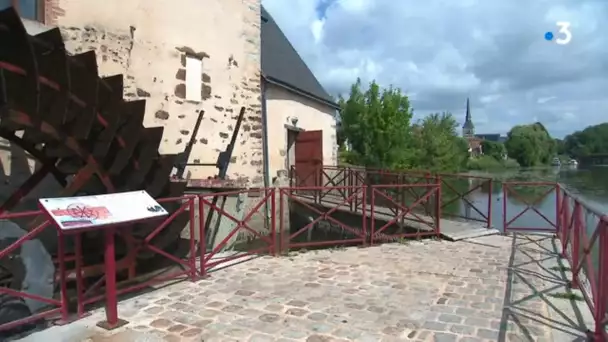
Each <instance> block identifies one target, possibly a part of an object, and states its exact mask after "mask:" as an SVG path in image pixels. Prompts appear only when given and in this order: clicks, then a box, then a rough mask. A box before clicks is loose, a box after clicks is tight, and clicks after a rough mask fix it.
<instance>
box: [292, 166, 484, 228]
mask: <svg viewBox="0 0 608 342" xmlns="http://www.w3.org/2000/svg"><path fill="white" fill-rule="evenodd" d="M309 170H310V168H307V169H306V170H305V171H304V173H303V172H298V171H299V170H297V169H296V168H295V166H292V168H291V169H290V186H291V187H298V186H317V187H335V186H345V187H349V186H360V185H366V186H372V185H375V184H382V185H386V184H427V183H434V182H435V181H436V180H438V181H439V182H440V184H441V187H442V198H441V209H442V215H443V217H456V218H463V219H466V220H469V221H478V222H482V223H484V225H485V226H486V227H488V228H491V227H492V203H493V201H492V190H493V186H494V184H493V180H492V178H491V177H481V176H473V175H462V174H451V173H435V174H432V173H430V172H426V171H418V170H404V171H388V170H381V169H373V168H362V167H350V166H349V167H338V166H319V167H317V168H314V169H313V170H312V171H309ZM412 190H413V188H407V189H406V188H404V189H403V191H404V192H408V193H409V195H410V196H411V197H414V198H419V197H420V196H421V195H422V193H418V194H415V193H414V192H413V191H412ZM484 192H487V193H484ZM479 193H481V195H480V194H479ZM369 194H371V192H370V193H369ZM472 197H475V198H472ZM319 200H321V201H323V200H325V201H331V196H330V194H329V193H327V194H323V195H319ZM369 200H370V199H369V198H368V202H369ZM478 202H481V203H478ZM461 206H462V207H463V208H461ZM433 210H435V208H429V207H428V206H427V205H424V206H420V207H418V208H416V211H419V212H424V213H425V214H427V215H428V214H429V213H430V212H432V211H433Z"/></svg>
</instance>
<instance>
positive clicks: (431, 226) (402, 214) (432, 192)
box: [370, 183, 441, 244]
mask: <svg viewBox="0 0 608 342" xmlns="http://www.w3.org/2000/svg"><path fill="white" fill-rule="evenodd" d="M395 188H397V189H408V190H410V189H414V188H423V189H425V193H424V194H423V195H422V196H420V197H418V198H417V199H416V200H415V201H414V202H413V203H412V204H410V205H407V204H406V203H404V201H402V200H399V199H395V198H393V197H391V196H390V195H389V194H388V193H387V190H389V189H395ZM401 193H403V192H401ZM433 196H434V197H435V201H434V204H435V213H434V215H433V214H431V215H429V216H427V217H424V218H423V217H421V216H420V215H418V214H416V213H415V212H414V211H413V210H414V209H415V208H416V207H417V206H422V205H424V204H425V203H432V200H431V197H433ZM378 199H383V200H385V201H383V202H386V201H388V202H390V203H391V204H392V205H389V206H384V207H380V208H386V209H387V210H386V211H385V212H380V211H379V210H377V209H378V207H377V206H376V203H377V202H378V201H377V200H378ZM440 199H441V185H440V184H439V183H435V184H399V185H373V186H372V187H371V211H372V213H374V218H373V219H372V220H371V222H372V226H371V231H372V234H371V241H370V243H371V244H373V243H374V241H375V240H377V239H380V240H384V239H386V238H389V239H401V238H412V237H417V238H420V237H422V236H436V237H439V236H440V235H441V229H440V227H441V205H440V203H441V200H440ZM425 212H427V213H428V211H427V210H425ZM378 214H380V215H381V214H384V215H386V216H387V217H388V218H387V220H386V221H387V222H386V223H385V224H384V225H382V226H381V227H379V228H376V225H377V220H376V219H375V216H376V215H378ZM405 220H410V221H413V223H410V225H414V226H415V230H416V231H415V232H407V231H404V230H403V227H404V226H405V225H406V224H405V222H404V221H405ZM389 228H397V229H396V231H394V232H392V233H390V234H387V233H385V232H386V231H387V230H388V229H389Z"/></svg>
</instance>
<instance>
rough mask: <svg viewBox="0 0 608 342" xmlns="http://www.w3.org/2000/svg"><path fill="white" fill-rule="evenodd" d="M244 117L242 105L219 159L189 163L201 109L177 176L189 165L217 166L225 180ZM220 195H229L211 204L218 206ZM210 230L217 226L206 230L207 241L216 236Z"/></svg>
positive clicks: (212, 189) (209, 223)
mask: <svg viewBox="0 0 608 342" xmlns="http://www.w3.org/2000/svg"><path fill="white" fill-rule="evenodd" d="M244 117H245V107H241V110H240V111H239V116H238V117H237V120H236V124H235V126H234V130H233V131H232V137H231V139H230V143H228V145H227V146H226V149H225V150H224V151H221V152H220V153H219V155H218V157H217V161H216V162H215V163H188V159H189V158H190V154H191V153H192V146H193V145H194V143H195V141H196V136H197V134H198V130H199V127H200V124H201V121H202V118H203V112H202V111H201V114H200V115H199V117H198V120H197V121H196V126H195V127H194V132H193V133H192V137H191V138H190V142H189V143H188V146H187V147H186V150H185V151H184V153H183V155H180V157H181V158H180V165H178V166H177V169H178V172H177V174H176V176H178V177H180V178H181V177H183V175H184V171H185V169H186V167H187V166H214V167H217V169H218V174H217V176H216V178H217V179H221V180H225V179H226V175H227V173H228V167H229V166H230V160H231V159H232V154H233V152H234V147H235V146H236V139H237V138H238V136H239V131H240V129H241V124H242V123H243V118H244ZM210 190H211V191H212V192H221V191H225V188H210ZM219 197H222V200H223V202H225V201H226V197H227V196H213V198H212V201H211V204H212V205H213V206H217V203H218V200H219ZM213 212H214V210H210V211H209V213H208V214H207V217H206V220H205V227H209V226H210V225H211V222H212V220H213ZM217 225H219V220H218V221H217ZM210 231H213V232H217V227H215V229H207V230H206V231H205V232H206V234H207V236H206V238H207V240H206V241H213V239H214V237H212V239H209V232H210ZM214 235H215V234H214Z"/></svg>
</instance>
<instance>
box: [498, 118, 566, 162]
mask: <svg viewBox="0 0 608 342" xmlns="http://www.w3.org/2000/svg"><path fill="white" fill-rule="evenodd" d="M505 147H506V148H507V151H508V154H509V157H511V158H514V159H515V160H516V161H517V162H518V163H519V164H520V165H521V166H524V167H529V166H536V165H543V164H548V163H549V162H550V161H551V159H552V158H553V157H554V156H555V152H556V146H555V141H553V138H551V136H550V135H549V132H547V130H546V129H545V127H544V126H543V125H542V124H541V123H538V122H537V123H534V124H530V125H519V126H515V127H513V128H512V129H511V131H509V133H508V134H507V141H506V142H505Z"/></svg>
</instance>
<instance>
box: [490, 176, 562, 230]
mask: <svg viewBox="0 0 608 342" xmlns="http://www.w3.org/2000/svg"><path fill="white" fill-rule="evenodd" d="M526 192H531V193H526ZM502 193H503V201H502V205H503V207H502V208H503V216H502V218H503V227H504V228H503V229H504V232H505V233H509V232H515V231H536V232H557V229H558V220H557V217H556V216H554V217H551V218H549V217H547V214H546V213H544V212H542V210H539V209H538V206H539V205H540V204H542V203H543V202H545V200H546V199H547V197H549V196H554V198H553V202H554V203H556V207H557V206H558V205H559V201H558V197H559V193H560V188H559V185H558V184H557V183H551V182H503V185H502ZM528 197H531V198H528ZM510 199H513V200H516V201H518V202H519V203H520V204H523V205H524V206H525V208H524V209H523V210H521V211H519V212H518V213H517V214H516V215H510V210H509V208H510V206H509V200H510ZM555 212H556V213H557V209H556V211H555ZM527 213H533V215H535V218H536V219H542V222H543V223H545V225H542V226H541V224H540V222H534V221H537V220H534V221H532V223H531V224H532V226H521V225H516V223H518V222H519V221H520V219H522V218H524V215H526V214H527ZM549 216H553V215H549ZM521 221H524V220H521ZM526 221H528V222H526V223H528V224H529V223H530V221H531V220H530V217H528V220H526Z"/></svg>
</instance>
